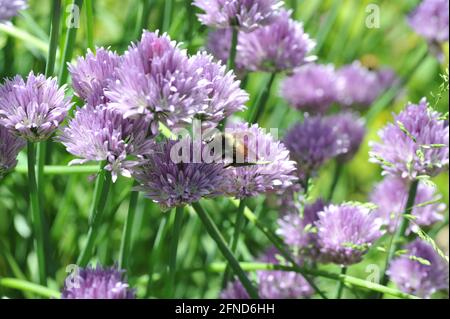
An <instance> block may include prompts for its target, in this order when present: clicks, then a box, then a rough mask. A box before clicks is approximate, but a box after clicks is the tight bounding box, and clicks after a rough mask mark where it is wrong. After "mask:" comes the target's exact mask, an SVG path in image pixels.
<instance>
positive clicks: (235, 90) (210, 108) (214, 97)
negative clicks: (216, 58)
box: [191, 52, 249, 128]
mask: <svg viewBox="0 0 450 319" xmlns="http://www.w3.org/2000/svg"><path fill="white" fill-rule="evenodd" d="M191 60H192V61H191V62H192V66H193V68H194V69H197V70H199V71H201V74H202V78H203V80H206V81H207V82H208V85H207V86H206V87H205V89H206V90H207V91H208V92H209V93H208V97H207V102H206V103H207V106H206V108H205V109H203V110H201V111H200V112H198V113H197V114H196V115H195V117H196V118H197V119H199V120H201V121H202V127H204V128H211V127H215V126H217V124H219V123H220V121H222V120H223V119H225V118H227V117H229V116H231V115H232V114H233V113H235V112H238V111H242V110H244V109H245V103H247V101H248V99H249V97H248V94H247V93H246V92H245V91H244V90H242V89H241V88H240V87H239V85H240V81H237V80H236V78H235V76H234V74H233V72H232V71H228V72H227V71H226V67H225V66H222V65H221V64H220V63H216V62H213V58H212V56H210V55H208V54H206V53H204V52H203V53H199V54H197V55H195V56H193V57H192V58H191Z"/></svg>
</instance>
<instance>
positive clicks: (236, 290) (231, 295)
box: [220, 280, 250, 299]
mask: <svg viewBox="0 0 450 319" xmlns="http://www.w3.org/2000/svg"><path fill="white" fill-rule="evenodd" d="M220 299H250V296H249V294H248V293H247V291H246V290H245V288H244V286H243V285H242V283H241V282H240V281H239V280H234V281H230V282H229V283H228V284H227V287H226V288H225V289H224V290H223V291H222V292H221V293H220Z"/></svg>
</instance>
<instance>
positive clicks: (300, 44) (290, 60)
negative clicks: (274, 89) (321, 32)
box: [237, 10, 315, 72]
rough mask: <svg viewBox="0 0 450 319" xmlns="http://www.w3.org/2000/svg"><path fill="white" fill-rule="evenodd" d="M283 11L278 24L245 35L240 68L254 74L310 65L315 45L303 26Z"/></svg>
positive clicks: (239, 47) (239, 45) (240, 56)
mask: <svg viewBox="0 0 450 319" xmlns="http://www.w3.org/2000/svg"><path fill="white" fill-rule="evenodd" d="M290 16H291V12H288V11H285V10H283V11H282V12H281V13H280V14H279V15H278V16H277V17H276V18H275V19H274V21H273V22H272V23H271V24H269V25H267V26H264V27H261V28H258V29H256V30H255V31H253V32H251V33H245V34H241V36H240V39H239V44H238V47H237V55H238V56H237V59H238V60H239V63H240V65H242V66H243V67H244V68H245V69H247V70H250V71H267V72H281V71H290V70H292V69H294V68H296V67H299V66H301V65H302V64H305V63H306V62H309V61H310V60H311V58H309V57H307V55H308V54H309V53H310V51H311V50H312V49H313V48H314V46H315V42H314V41H313V40H311V39H310V37H309V35H308V34H307V33H305V32H304V30H303V25H302V24H301V23H299V22H297V21H295V20H293V19H291V17H290Z"/></svg>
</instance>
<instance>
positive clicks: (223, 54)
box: [206, 29, 240, 68]
mask: <svg viewBox="0 0 450 319" xmlns="http://www.w3.org/2000/svg"><path fill="white" fill-rule="evenodd" d="M231 37H232V30H231V29H217V30H213V31H210V32H209V33H208V41H207V43H206V50H207V51H208V52H209V53H211V54H212V55H213V56H214V57H215V58H216V59H217V60H219V61H221V62H222V63H224V64H226V63H227V61H228V57H229V56H230V50H231ZM235 62H236V64H239V61H238V60H237V61H235ZM238 68H240V67H239V66H238Z"/></svg>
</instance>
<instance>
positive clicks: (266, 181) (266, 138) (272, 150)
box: [225, 123, 296, 198]
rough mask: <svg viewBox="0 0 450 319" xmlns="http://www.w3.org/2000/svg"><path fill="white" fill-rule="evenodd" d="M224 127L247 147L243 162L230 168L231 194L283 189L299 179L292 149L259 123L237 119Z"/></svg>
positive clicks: (240, 194) (249, 193) (240, 195)
mask: <svg viewBox="0 0 450 319" xmlns="http://www.w3.org/2000/svg"><path fill="white" fill-rule="evenodd" d="M225 131H226V133H227V134H229V135H233V136H235V137H236V139H237V144H239V145H240V146H241V148H242V149H243V150H244V154H243V158H242V160H243V162H244V165H242V166H231V167H229V168H228V169H227V173H228V174H227V179H228V187H227V194H228V195H230V196H235V197H238V198H245V197H250V196H256V195H258V194H261V193H267V192H275V191H280V190H284V189H286V188H288V187H290V186H291V185H292V184H293V182H294V181H295V180H296V177H295V175H294V172H295V162H293V161H291V160H289V151H288V150H287V149H286V148H285V146H284V145H283V144H282V143H280V142H279V141H276V140H275V139H274V137H273V136H272V135H270V134H267V133H265V132H264V130H263V129H262V128H260V127H259V126H258V125H257V124H253V125H251V126H248V124H247V123H237V124H233V125H231V126H229V127H228V128H227V129H226V130H225ZM239 145H236V146H237V147H238V146H239ZM246 164H248V165H246Z"/></svg>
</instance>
